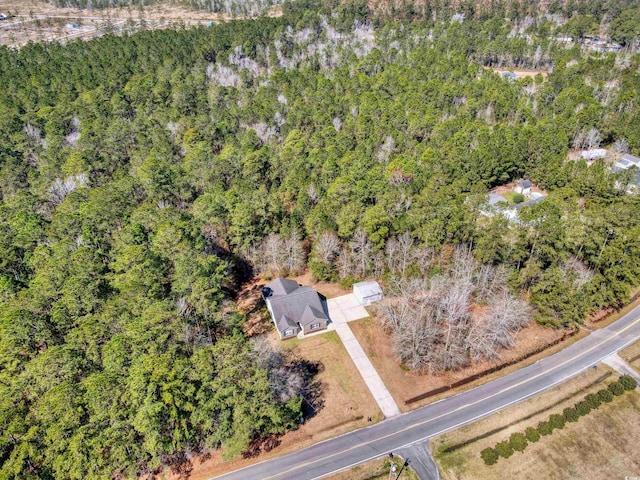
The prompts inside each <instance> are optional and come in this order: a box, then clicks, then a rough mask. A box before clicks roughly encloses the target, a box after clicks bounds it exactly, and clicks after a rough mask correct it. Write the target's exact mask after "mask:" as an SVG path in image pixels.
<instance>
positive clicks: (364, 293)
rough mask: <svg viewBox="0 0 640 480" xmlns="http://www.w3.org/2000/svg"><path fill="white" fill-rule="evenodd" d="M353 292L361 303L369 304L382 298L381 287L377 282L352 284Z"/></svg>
mask: <svg viewBox="0 0 640 480" xmlns="http://www.w3.org/2000/svg"><path fill="white" fill-rule="evenodd" d="M353 294H354V295H355V297H356V298H357V299H358V301H359V302H360V304H361V305H370V304H371V303H373V302H377V301H378V300H382V289H381V288H380V285H378V282H373V281H371V282H359V283H354V284H353Z"/></svg>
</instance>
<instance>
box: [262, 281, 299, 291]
mask: <svg viewBox="0 0 640 480" xmlns="http://www.w3.org/2000/svg"><path fill="white" fill-rule="evenodd" d="M265 286H266V287H267V288H269V289H270V290H271V294H272V295H289V294H290V293H292V292H293V291H295V290H297V289H298V288H299V287H300V285H298V282H296V281H294V280H289V279H288V278H276V279H275V280H273V281H272V282H269V283H267V284H266V285H265Z"/></svg>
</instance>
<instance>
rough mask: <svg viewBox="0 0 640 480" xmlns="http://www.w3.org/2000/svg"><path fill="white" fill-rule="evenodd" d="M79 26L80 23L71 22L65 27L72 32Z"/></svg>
mask: <svg viewBox="0 0 640 480" xmlns="http://www.w3.org/2000/svg"><path fill="white" fill-rule="evenodd" d="M79 26H80V24H79V23H78V22H69V23H67V24H66V25H65V28H68V29H70V30H72V29H74V28H78V27H79Z"/></svg>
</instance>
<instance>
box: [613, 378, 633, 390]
mask: <svg viewBox="0 0 640 480" xmlns="http://www.w3.org/2000/svg"><path fill="white" fill-rule="evenodd" d="M618 383H619V384H620V385H622V386H623V387H624V389H625V390H633V389H634V388H636V387H637V386H638V382H636V379H635V378H633V377H632V376H631V375H622V376H621V377H620V378H619V379H618Z"/></svg>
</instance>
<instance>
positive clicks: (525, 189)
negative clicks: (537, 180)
mask: <svg viewBox="0 0 640 480" xmlns="http://www.w3.org/2000/svg"><path fill="white" fill-rule="evenodd" d="M515 190H516V193H521V194H523V195H529V194H530V193H531V180H520V181H519V182H518V184H517V185H516V188H515Z"/></svg>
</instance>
